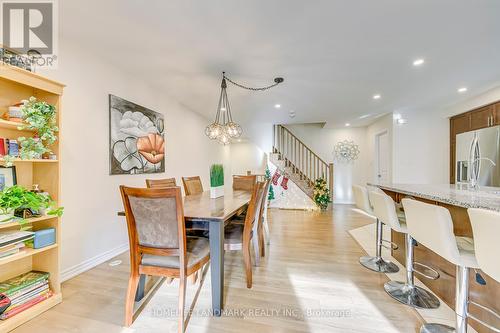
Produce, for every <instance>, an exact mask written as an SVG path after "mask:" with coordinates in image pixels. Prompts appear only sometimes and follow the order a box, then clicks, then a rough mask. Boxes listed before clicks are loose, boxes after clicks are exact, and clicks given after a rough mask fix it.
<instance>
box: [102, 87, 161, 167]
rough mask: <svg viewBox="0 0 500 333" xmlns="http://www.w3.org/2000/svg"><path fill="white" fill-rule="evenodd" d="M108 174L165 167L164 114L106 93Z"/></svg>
mask: <svg viewBox="0 0 500 333" xmlns="http://www.w3.org/2000/svg"><path fill="white" fill-rule="evenodd" d="M109 124H110V129H109V130H110V135H109V145H110V148H109V149H110V152H109V154H110V174H111V175H124V174H130V175H133V174H144V173H161V172H164V171H165V133H164V117H163V114H161V113H158V112H155V111H153V110H150V109H147V108H145V107H143V106H140V105H137V104H135V103H132V102H129V101H127V100H124V99H123V98H120V97H117V96H114V95H109Z"/></svg>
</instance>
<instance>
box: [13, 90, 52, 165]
mask: <svg viewBox="0 0 500 333" xmlns="http://www.w3.org/2000/svg"><path fill="white" fill-rule="evenodd" d="M21 111H22V113H23V120H24V124H23V125H21V126H20V127H19V129H21V130H23V129H28V130H32V131H34V132H35V136H34V137H33V138H25V137H20V138H18V141H19V144H20V151H19V156H20V157H21V159H38V158H42V155H43V154H46V153H50V152H51V150H50V148H48V147H49V146H50V145H52V144H53V143H54V142H56V140H57V136H56V133H57V132H58V131H59V128H58V127H57V119H56V107H55V106H54V105H51V104H48V103H47V102H42V101H38V100H37V99H36V98H35V97H30V98H29V100H28V101H26V102H25V103H24V105H23V106H22V107H21Z"/></svg>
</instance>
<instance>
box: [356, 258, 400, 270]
mask: <svg viewBox="0 0 500 333" xmlns="http://www.w3.org/2000/svg"><path fill="white" fill-rule="evenodd" d="M359 263H360V264H361V265H363V266H364V267H366V268H368V269H370V270H372V271H374V272H378V273H396V272H398V271H399V267H398V266H397V265H396V264H395V263H393V262H390V261H385V260H384V259H382V258H377V257H361V258H359Z"/></svg>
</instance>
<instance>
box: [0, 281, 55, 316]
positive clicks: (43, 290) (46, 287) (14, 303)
mask: <svg viewBox="0 0 500 333" xmlns="http://www.w3.org/2000/svg"><path fill="white" fill-rule="evenodd" d="M48 291H49V283H48V281H45V283H44V284H43V285H41V286H40V287H38V288H36V289H34V290H32V291H30V292H27V293H25V294H24V295H21V296H19V297H16V298H15V299H11V300H10V301H11V305H10V307H8V308H7V310H6V311H8V310H10V309H13V308H15V307H17V306H19V305H22V304H24V303H26V302H29V301H31V300H32V299H33V298H36V297H38V296H40V295H42V294H45V293H47V292H48Z"/></svg>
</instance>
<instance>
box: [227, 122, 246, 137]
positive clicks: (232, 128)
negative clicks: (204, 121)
mask: <svg viewBox="0 0 500 333" xmlns="http://www.w3.org/2000/svg"><path fill="white" fill-rule="evenodd" d="M225 127H226V131H227V134H228V135H229V136H230V137H231V138H238V137H240V136H241V133H242V132H243V130H242V129H241V126H240V125H238V124H237V123H234V122H232V121H231V122H229V123H227V124H226V126H225Z"/></svg>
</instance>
